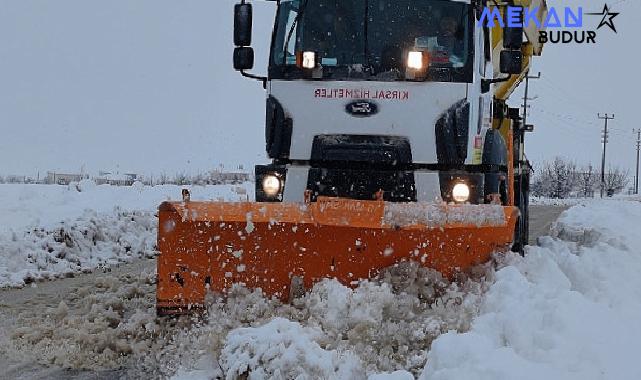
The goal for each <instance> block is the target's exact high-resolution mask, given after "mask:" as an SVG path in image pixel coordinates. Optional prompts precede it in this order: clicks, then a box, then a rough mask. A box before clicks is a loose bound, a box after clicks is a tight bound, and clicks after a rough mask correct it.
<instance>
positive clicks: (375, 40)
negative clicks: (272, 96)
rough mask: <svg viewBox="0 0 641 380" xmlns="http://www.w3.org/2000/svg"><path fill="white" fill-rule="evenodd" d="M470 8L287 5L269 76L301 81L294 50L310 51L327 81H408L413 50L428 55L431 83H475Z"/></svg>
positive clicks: (328, 1) (396, 3)
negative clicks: (407, 58) (407, 75)
mask: <svg viewBox="0 0 641 380" xmlns="http://www.w3.org/2000/svg"><path fill="white" fill-rule="evenodd" d="M469 11H470V7H469V5H468V4H465V3H463V2H457V1H447V0H351V1H346V0H284V1H281V6H280V8H279V10H278V15H277V20H276V29H275V33H274V41H273V44H272V53H271V60H270V77H271V78H275V79H295V78H301V77H302V72H301V70H300V69H299V68H298V67H297V66H296V53H297V52H302V51H311V52H315V53H317V54H318V56H319V57H320V63H321V66H322V77H323V78H328V79H337V80H340V79H358V78H361V79H366V80H404V79H405V61H406V60H405V57H406V56H407V54H408V52H409V51H427V52H428V53H429V62H430V66H429V70H428V78H427V79H428V80H433V81H440V82H471V79H472V68H471V65H472V54H473V51H472V43H471V37H470V20H471V18H470V17H469Z"/></svg>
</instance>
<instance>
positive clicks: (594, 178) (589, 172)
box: [576, 164, 599, 198]
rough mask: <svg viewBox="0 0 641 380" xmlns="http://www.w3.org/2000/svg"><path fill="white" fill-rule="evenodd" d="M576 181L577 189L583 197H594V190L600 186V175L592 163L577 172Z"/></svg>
mask: <svg viewBox="0 0 641 380" xmlns="http://www.w3.org/2000/svg"><path fill="white" fill-rule="evenodd" d="M576 181H577V190H578V192H579V194H580V195H581V196H582V197H586V198H587V197H594V190H595V189H596V188H598V186H599V176H598V174H597V173H596V172H595V171H594V168H593V167H592V165H591V164H590V165H588V166H587V167H584V168H583V169H582V170H581V171H580V172H578V173H577V175H576Z"/></svg>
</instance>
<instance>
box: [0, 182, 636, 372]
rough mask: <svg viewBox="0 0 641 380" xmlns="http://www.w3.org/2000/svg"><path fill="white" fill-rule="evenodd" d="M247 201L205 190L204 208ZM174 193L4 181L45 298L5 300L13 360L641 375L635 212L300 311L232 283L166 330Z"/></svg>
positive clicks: (20, 260)
mask: <svg viewBox="0 0 641 380" xmlns="http://www.w3.org/2000/svg"><path fill="white" fill-rule="evenodd" d="M245 188H247V189H249V190H248V191H247V192H248V193H249V194H245V192H246V191H245V190H244V189H245ZM251 188H252V185H251V184H246V185H244V186H243V187H242V188H236V187H235V186H216V187H194V188H192V194H193V195H192V199H227V200H239V199H244V198H245V197H246V196H247V195H248V196H249V197H250V198H251V197H252V196H253V194H251ZM79 190H80V191H79ZM179 197H180V187H177V186H165V187H154V188H145V187H133V188H114V187H109V186H99V187H95V186H90V185H89V184H86V183H85V184H83V185H80V186H79V187H76V186H71V187H63V186H10V185H6V186H0V200H1V201H2V202H0V207H1V208H2V209H0V221H1V223H2V228H0V282H2V285H3V286H5V287H7V286H8V287H20V286H24V285H25V282H27V283H31V284H30V286H27V287H26V288H24V289H21V290H12V291H11V292H27V291H33V294H34V295H33V297H34V299H33V301H31V299H29V300H30V301H29V302H25V303H24V306H21V309H20V310H15V309H13V308H12V307H11V306H7V305H12V302H13V301H11V300H7V301H6V302H7V305H2V302H1V301H2V299H1V297H0V319H2V318H4V320H3V321H0V327H2V328H1V329H0V330H1V331H0V365H5V363H4V361H3V360H4V359H3V356H4V357H7V358H8V363H9V365H8V366H6V365H5V367H6V368H9V370H10V371H11V370H12V368H16V367H15V366H13V365H14V363H20V362H35V363H37V364H38V365H43V366H46V367H51V366H55V367H62V368H70V369H76V370H79V369H80V370H90V371H117V372H114V374H115V373H118V374H122V373H123V372H122V371H125V372H124V374H125V375H126V376H129V377H125V378H143V377H146V376H151V377H153V378H166V377H172V378H173V379H177V380H183V379H185V380H187V379H192V380H194V379H215V378H227V379H236V378H247V379H270V378H276V379H294V378H296V379H369V380H391V379H402V380H406V379H408V380H409V379H425V380H427V379H430V380H432V379H457V380H458V379H488V380H490V379H506V380H507V379H537V380H538V379H542V378H549V379H577V380H578V379H580V380H586V379H640V378H641V362H640V361H639V360H637V357H638V354H639V353H640V352H641V323H639V321H641V276H639V273H641V248H640V247H641V234H639V231H641V230H640V229H639V224H641V201H640V200H639V199H614V200H604V201H600V200H592V201H586V202H582V203H580V204H578V205H576V206H574V207H572V208H570V209H569V210H567V211H565V212H564V213H563V214H562V216H561V217H560V219H559V220H558V222H557V223H556V224H555V225H554V226H553V230H552V231H551V236H550V237H545V238H542V239H540V242H541V246H538V247H527V255H526V256H525V257H521V256H518V255H515V254H510V255H507V256H500V257H497V258H496V261H495V262H494V263H489V264H487V265H484V266H480V267H478V268H476V270H475V271H473V272H472V273H471V274H470V275H469V276H461V277H460V278H458V279H457V280H456V281H454V282H449V281H446V280H444V279H443V278H441V277H440V276H439V275H438V274H436V273H434V272H431V271H429V270H426V269H422V268H419V267H417V266H416V265H411V264H409V265H403V266H399V267H397V268H391V269H389V270H388V271H386V272H385V273H384V274H383V275H382V276H381V278H377V279H372V280H370V281H366V282H363V283H361V285H360V286H359V287H357V288H356V289H350V288H346V287H344V286H342V285H341V284H339V283H337V282H336V281H333V280H326V281H323V282H321V283H319V284H317V285H316V286H315V287H314V288H313V289H312V290H311V291H309V292H308V293H307V294H306V295H305V296H304V297H302V298H301V299H298V300H297V301H296V302H294V303H293V304H291V305H290V304H282V303H280V302H278V301H275V300H271V299H266V298H265V297H263V295H262V294H261V293H260V291H248V290H246V289H243V288H237V289H236V290H235V291H234V292H232V294H231V295H230V297H229V298H228V299H227V300H226V301H225V302H223V301H222V300H217V299H212V300H210V305H209V314H208V318H207V319H206V320H204V321H200V322H195V323H194V322H190V321H177V322H172V323H169V322H168V321H166V320H161V319H157V318H156V317H155V310H154V297H153V292H154V281H153V279H154V269H153V262H154V261H153V259H148V260H145V259H143V260H138V259H140V258H145V257H153V256H154V254H155V252H154V244H155V234H156V229H155V228H156V227H155V221H156V219H155V217H154V213H155V208H156V207H157V205H158V204H159V203H160V202H162V201H163V200H166V199H170V198H171V199H178V198H179ZM114 263H133V264H125V265H124V266H120V267H119V268H116V269H114V271H113V272H107V273H100V274H99V275H96V276H95V277H89V276H88V275H84V277H83V276H79V277H78V278H72V279H64V280H58V281H54V282H52V283H51V284H55V283H58V282H60V283H65V284H68V285H65V286H66V287H65V289H62V290H61V291H62V292H63V293H64V295H63V297H62V301H56V302H55V304H51V302H47V299H50V298H51V297H50V296H49V295H48V293H46V291H45V288H46V286H45V285H46V284H40V283H39V282H38V280H39V279H45V278H55V277H71V276H75V273H78V272H82V271H85V272H86V271H90V270H94V269H96V268H99V267H104V266H106V265H110V264H114ZM136 263H139V264H136ZM99 272H100V271H99ZM65 281H68V282H65ZM38 287H42V288H43V289H42V290H41V292H42V293H41V294H39V293H37V290H38ZM6 291H7V290H5V292H6ZM11 294H18V293H11ZM29 294H31V293H29ZM38 294H39V295H38ZM1 295H2V293H1V292H0V296H1ZM22 297H31V296H30V295H22ZM38 297H41V298H38ZM16 302H17V301H16ZM39 305H40V306H39ZM42 305H46V306H42ZM3 313H4V314H3ZM3 323H6V325H3ZM12 366H13V367H12ZM18 368H22V367H19V366H18ZM19 371H21V372H20V373H23V374H24V373H26V372H25V371H24V370H23V369H20V370H19ZM10 373H15V372H10ZM0 375H1V374H0ZM0 378H2V376H0ZM22 378H29V377H28V376H23V377H22ZM42 378H44V377H42ZM89 378H93V377H89ZM105 378H118V377H116V376H115V375H113V376H111V375H110V376H107V377H105Z"/></svg>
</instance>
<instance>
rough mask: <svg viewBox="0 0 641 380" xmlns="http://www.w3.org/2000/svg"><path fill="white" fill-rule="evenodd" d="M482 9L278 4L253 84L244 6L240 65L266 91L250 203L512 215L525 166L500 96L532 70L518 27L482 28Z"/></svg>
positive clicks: (389, 2) (436, 1)
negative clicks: (517, 177) (451, 207)
mask: <svg viewBox="0 0 641 380" xmlns="http://www.w3.org/2000/svg"><path fill="white" fill-rule="evenodd" d="M486 5H488V6H489V4H486V3H485V2H484V1H475V2H469V1H468V2H466V1H460V0H456V1H454V0H353V1H343V0H280V1H277V7H278V9H277V12H276V18H275V23H274V29H273V33H272V41H271V53H270V58H269V67H268V75H267V77H265V78H263V77H258V76H256V75H253V74H251V73H249V72H248V70H251V69H252V68H253V61H254V57H253V50H252V48H251V47H250V45H251V22H252V20H251V19H252V7H251V4H249V3H246V2H245V1H243V2H242V3H240V4H237V5H236V7H235V32H234V40H235V44H236V46H237V47H236V49H235V51H234V67H235V69H237V70H238V71H240V72H241V73H242V74H243V75H244V76H247V77H250V78H255V79H259V80H261V81H263V84H264V86H265V89H266V92H267V99H266V127H265V139H266V151H267V154H268V156H269V158H270V159H271V160H272V163H271V164H269V165H258V166H256V172H255V174H256V201H259V202H302V201H312V202H313V201H315V200H316V199H318V198H319V197H338V198H349V199H358V200H373V199H382V200H385V201H389V202H448V203H450V202H452V203H470V204H485V203H494V204H497V203H499V204H503V205H508V204H512V205H513V204H514V199H513V198H514V195H513V182H514V181H513V177H512V178H510V176H511V175H512V176H513V174H514V166H515V162H516V161H519V158H518V157H517V160H516V161H515V160H514V156H513V151H512V149H511V147H512V145H513V141H511V139H512V138H513V135H512V134H511V133H509V132H510V131H511V126H508V127H507V130H505V128H504V130H503V131H502V130H501V128H502V127H503V120H504V119H507V118H508V115H511V116H509V117H512V118H513V119H518V117H519V116H518V110H517V112H516V116H514V112H512V113H511V114H510V112H508V110H507V107H506V106H505V103H504V99H499V98H497V89H498V83H503V82H508V81H511V85H513V84H514V83H518V78H519V76H522V75H523V73H524V72H527V71H526V69H527V67H525V66H526V64H529V60H527V62H524V57H523V45H524V44H523V34H524V31H523V28H505V29H504V30H503V31H501V33H496V32H495V31H493V30H492V29H491V28H488V27H487V26H485V25H482V24H481V23H480V21H479V20H480V18H481V13H482V11H483V9H484V7H485V6H486ZM505 92H506V91H503V94H502V96H503V98H506V97H507V95H506V94H505ZM508 95H509V94H508ZM511 179H512V181H510V180H511Z"/></svg>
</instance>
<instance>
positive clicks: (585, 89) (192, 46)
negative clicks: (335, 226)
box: [0, 0, 641, 176]
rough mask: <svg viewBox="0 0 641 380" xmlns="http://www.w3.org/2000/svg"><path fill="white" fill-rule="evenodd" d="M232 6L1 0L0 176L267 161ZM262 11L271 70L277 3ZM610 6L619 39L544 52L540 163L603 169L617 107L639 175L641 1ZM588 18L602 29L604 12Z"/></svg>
mask: <svg viewBox="0 0 641 380" xmlns="http://www.w3.org/2000/svg"><path fill="white" fill-rule="evenodd" d="M233 3H234V2H233V1H230V0H190V1H175V0H136V1H131V0H109V1H106V0H103V1H97V0H55V1H51V0H1V1H0V174H27V175H33V176H35V175H36V174H37V173H38V171H39V172H40V175H43V173H44V172H46V171H47V170H60V171H74V172H77V171H79V170H80V169H81V168H82V167H84V168H85V170H86V171H89V172H91V173H94V172H97V171H98V170H99V169H107V170H120V171H134V172H140V173H145V174H152V173H153V174H159V173H161V172H163V171H164V172H167V173H175V172H177V171H183V170H184V171H187V172H197V171H200V170H208V169H211V168H212V167H215V166H217V165H218V164H220V163H224V164H225V165H226V166H227V167H230V166H232V165H238V164H244V165H246V166H250V165H253V164H254V163H257V162H264V161H265V154H264V141H263V140H264V132H263V130H264V110H263V107H264V96H265V95H264V92H263V90H262V87H261V86H260V84H259V83H258V82H254V81H251V80H246V79H243V78H241V77H240V76H239V75H237V74H236V73H235V72H234V71H233V70H232V65H231V55H232V49H233V46H232V43H231V41H232V22H233V20H232V7H233ZM255 4H256V6H255V29H254V41H255V48H256V49H257V57H258V66H264V64H265V63H266V57H267V51H266V46H268V40H269V38H270V32H271V25H272V17H273V4H271V3H264V2H256V3H255ZM549 4H550V5H556V6H565V5H575V6H576V5H581V4H583V6H584V8H585V12H597V11H601V9H602V8H603V3H599V2H595V1H590V2H589V3H588V2H587V1H586V2H579V1H576V0H571V1H569V2H568V1H554V0H550V2H549ZM610 6H611V8H612V9H611V10H613V11H618V12H621V14H620V15H619V16H618V17H616V18H615V19H614V21H615V25H616V27H617V30H618V34H614V33H613V32H611V31H610V30H609V29H607V28H602V29H601V30H599V31H598V41H597V42H598V43H597V44H596V45H576V44H572V45H548V46H547V47H546V49H545V51H544V55H543V57H541V58H538V59H537V60H536V66H535V72H536V71H541V72H542V76H543V79H541V80H538V81H532V85H531V92H530V94H531V96H532V97H535V96H538V98H537V99H536V100H534V101H532V102H531V104H532V108H531V111H530V119H529V121H530V122H532V123H535V124H536V127H537V129H536V132H535V133H534V134H531V135H529V141H528V147H527V150H528V155H529V157H530V158H531V159H532V160H533V161H535V162H537V161H538V162H540V161H541V160H543V159H546V158H550V157H552V156H554V155H556V154H561V155H564V156H566V157H570V158H574V159H576V160H577V161H578V162H579V163H587V162H592V163H593V164H595V165H597V166H598V165H599V163H600V157H601V156H600V155H601V153H600V152H601V146H600V129H601V128H602V122H601V121H599V120H598V119H597V112H602V113H603V112H609V113H614V114H615V115H616V119H615V120H613V121H612V122H611V127H612V129H613V134H612V136H611V139H610V145H609V147H608V150H609V154H608V159H609V160H610V161H611V162H613V163H616V164H619V165H623V166H626V167H629V168H632V167H633V159H634V154H635V153H634V152H635V151H634V143H633V140H634V139H633V135H632V128H641V123H640V122H639V121H638V116H637V114H638V112H639V110H640V109H641V105H639V100H640V97H639V95H638V92H639V88H640V87H641V79H640V77H639V75H640V74H639V69H638V68H639V67H640V66H641V53H640V52H639V49H638V47H639V46H640V44H641V42H640V41H639V39H640V38H641V16H639V15H641V0H624V1H620V0H617V1H611V2H610ZM584 21H585V23H586V25H588V26H589V28H590V29H593V28H595V27H596V25H598V21H599V17H597V16H585V20H584ZM260 69H261V70H263V71H264V69H263V67H261V68H260ZM513 103H514V104H519V103H520V99H516V100H514V101H513Z"/></svg>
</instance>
